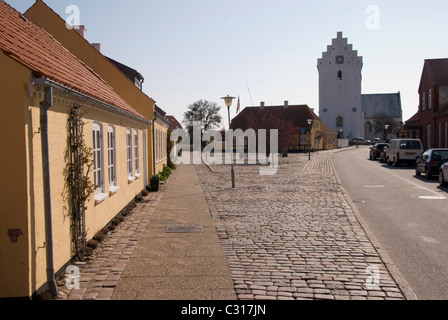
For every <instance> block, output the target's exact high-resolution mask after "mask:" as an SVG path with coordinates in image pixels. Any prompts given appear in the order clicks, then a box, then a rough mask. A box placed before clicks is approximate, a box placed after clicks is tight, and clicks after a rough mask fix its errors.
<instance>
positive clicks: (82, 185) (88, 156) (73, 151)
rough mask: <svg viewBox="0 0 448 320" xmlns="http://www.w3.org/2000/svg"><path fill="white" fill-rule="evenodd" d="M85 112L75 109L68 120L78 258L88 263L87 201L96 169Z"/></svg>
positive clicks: (73, 231) (69, 182) (70, 182)
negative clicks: (85, 255)
mask: <svg viewBox="0 0 448 320" xmlns="http://www.w3.org/2000/svg"><path fill="white" fill-rule="evenodd" d="M84 125H85V123H84V121H83V113H82V111H81V110H80V109H79V107H74V108H73V109H72V110H71V112H70V116H69V120H68V129H69V135H68V150H69V161H68V165H67V183H68V186H69V190H70V204H71V206H70V209H71V218H72V236H73V244H74V250H75V256H76V257H77V258H78V259H80V260H84V248H85V247H86V242H87V241H86V237H87V234H86V229H85V212H86V209H87V208H86V202H87V201H88V200H89V199H90V197H91V196H92V195H93V193H94V192H95V187H94V184H93V183H92V181H91V179H90V178H89V173H90V171H91V170H92V167H93V160H92V159H93V153H92V148H89V147H87V146H86V144H85V141H84Z"/></svg>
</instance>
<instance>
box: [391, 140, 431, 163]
mask: <svg viewBox="0 0 448 320" xmlns="http://www.w3.org/2000/svg"><path fill="white" fill-rule="evenodd" d="M422 153H423V147H422V142H421V141H420V139H393V140H391V141H390V143H389V147H388V148H387V151H386V163H387V164H393V165H394V166H398V165H399V164H400V163H402V162H405V163H407V164H409V165H411V164H415V163H416V162H417V159H418V158H419V157H420V156H421V155H422Z"/></svg>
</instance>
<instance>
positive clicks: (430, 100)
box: [428, 89, 432, 110]
mask: <svg viewBox="0 0 448 320" xmlns="http://www.w3.org/2000/svg"><path fill="white" fill-rule="evenodd" d="M431 107H432V89H429V90H428V110H429V109H431Z"/></svg>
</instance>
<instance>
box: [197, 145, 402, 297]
mask: <svg viewBox="0 0 448 320" xmlns="http://www.w3.org/2000/svg"><path fill="white" fill-rule="evenodd" d="M259 169H260V166H258V165H245V166H243V165H236V166H235V176H236V188H235V189H233V190H232V189H231V175H230V166H228V165H227V166H226V165H210V166H207V165H205V164H202V165H198V166H196V170H197V172H198V176H199V178H200V180H201V182H202V185H203V189H204V192H205V195H206V199H207V202H208V204H209V207H210V211H211V214H212V217H213V220H214V221H215V223H216V228H217V231H218V235H219V238H220V242H221V244H222V246H223V248H224V251H225V254H226V256H227V258H228V261H229V264H230V269H231V274H232V278H233V281H234V286H235V290H236V293H237V297H238V299H242V300H244V299H264V300H265V299H344V300H347V299H405V298H406V296H405V295H404V293H403V290H401V289H400V287H399V286H398V285H397V283H396V279H394V278H393V277H392V276H391V273H390V272H389V270H388V269H387V268H386V267H385V264H384V263H383V260H382V259H381V257H380V255H379V254H378V251H377V250H376V248H375V246H374V245H372V242H371V241H370V240H369V238H368V237H367V235H366V232H365V231H364V229H363V228H362V226H361V224H360V222H359V221H358V220H357V218H356V215H355V214H354V212H353V210H352V207H351V205H350V203H349V201H348V200H347V199H346V197H345V195H344V192H343V190H342V189H341V187H340V186H339V184H338V179H337V177H336V176H335V172H334V169H333V165H332V162H331V152H321V153H319V154H318V155H317V154H313V155H312V160H311V161H309V160H308V155H304V154H290V155H289V157H285V158H279V169H278V172H277V174H276V175H273V176H260V175H259ZM374 271H377V273H375V272H374ZM372 272H374V273H372Z"/></svg>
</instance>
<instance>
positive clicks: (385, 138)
mask: <svg viewBox="0 0 448 320" xmlns="http://www.w3.org/2000/svg"><path fill="white" fill-rule="evenodd" d="M389 128H390V125H388V124H386V125H385V126H384V141H386V142H387V130H389Z"/></svg>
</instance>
